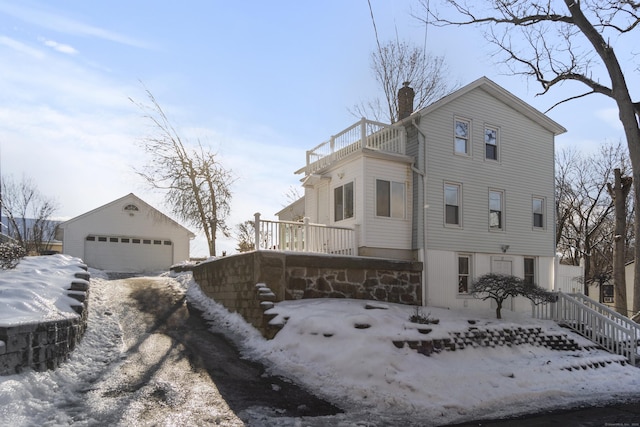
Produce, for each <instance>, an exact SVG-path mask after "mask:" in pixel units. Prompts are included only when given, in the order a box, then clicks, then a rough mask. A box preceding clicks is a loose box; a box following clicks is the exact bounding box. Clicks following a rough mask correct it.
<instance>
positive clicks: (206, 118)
mask: <svg viewBox="0 0 640 427" xmlns="http://www.w3.org/2000/svg"><path fill="white" fill-rule="evenodd" d="M432 3H434V6H435V4H437V3H438V2H437V1H435V0H434V1H432ZM371 5H372V7H373V11H374V15H375V18H376V24H377V27H378V33H379V36H380V38H381V40H382V41H385V40H388V39H391V38H394V37H395V36H396V34H397V35H398V36H399V38H400V39H403V40H408V41H412V42H414V43H418V44H421V43H423V42H424V39H425V27H424V24H422V23H421V22H419V21H417V20H416V19H414V18H412V17H411V16H410V12H411V10H412V9H413V10H417V9H416V7H417V4H416V1H415V0H395V1H394V0H371ZM427 35H428V37H427V47H428V49H429V50H430V51H431V52H433V53H435V54H437V55H444V56H445V58H446V61H447V63H448V65H449V68H450V70H451V78H452V80H453V81H458V82H459V83H461V84H466V83H470V82H471V81H473V80H475V79H476V78H478V77H481V76H483V75H486V76H487V77H489V78H490V79H492V80H494V81H495V82H496V83H498V84H500V85H502V86H504V87H505V88H506V89H507V90H509V91H511V92H513V93H514V94H515V95H516V96H518V97H520V98H522V99H523V100H525V101H526V102H528V103H530V104H532V105H533V106H534V107H536V108H538V109H540V110H543V111H544V110H546V109H547V108H548V107H550V106H551V105H553V103H555V102H556V101H557V100H558V99H560V96H562V95H564V94H563V93H560V92H556V93H555V94H553V95H551V96H547V95H546V96H544V97H535V94H536V93H537V92H538V91H539V87H538V86H537V84H536V83H534V82H527V81H526V80H524V79H522V78H520V77H512V76H506V75H504V74H503V73H504V72H505V71H506V70H505V69H504V68H501V67H500V66H498V65H496V64H495V62H494V59H492V57H491V52H493V48H492V47H491V46H489V45H488V44H487V43H486V42H485V41H484V39H483V38H482V33H481V31H480V30H479V29H475V28H464V29H458V28H435V27H430V28H429V29H428V33H427ZM374 48H375V36H374V32H373V26H372V22H371V16H370V12H369V6H368V3H367V1H366V0H348V1H345V0H326V1H324V0H323V1H315V2H307V1H299V0H282V1H257V0H256V1H244V2H234V1H214V0H212V1H186V2H175V1H157V0H156V1H147V0H140V1H122V0H115V1H109V2H89V1H80V0H69V1H59V0H51V1H19V2H17V1H4V0H0V64H1V65H0V153H1V168H2V169H1V172H2V174H3V175H12V176H13V177H14V178H16V179H19V178H20V177H21V176H22V175H26V176H28V177H30V178H32V179H33V180H34V181H35V183H36V185H37V186H38V188H39V190H40V191H41V192H42V193H44V194H45V195H47V196H49V197H52V198H54V199H55V200H57V201H58V204H59V209H58V211H57V213H56V215H57V216H59V217H62V218H71V217H74V216H77V215H80V214H82V213H85V212H87V211H89V210H91V209H94V208H96V207H99V206H101V205H103V204H105V203H108V202H111V201H112V200H114V199H116V198H119V197H122V196H124V195H126V194H128V193H130V192H133V193H135V194H137V195H138V196H140V197H141V198H143V199H144V200H146V201H148V202H149V203H151V204H153V205H155V206H157V207H158V208H159V209H160V210H162V211H163V212H165V213H168V210H167V209H166V208H165V207H164V206H163V205H162V203H161V196H160V195H159V194H157V193H154V192H152V191H150V190H149V189H148V188H146V187H145V186H144V183H143V182H142V181H141V180H140V179H139V178H138V177H137V176H136V175H135V174H134V173H133V167H135V166H138V167H139V166H141V165H142V163H143V162H144V160H145V159H144V157H143V155H142V152H141V150H140V149H139V148H138V146H137V145H136V141H139V140H140V139H141V138H143V137H144V136H145V135H147V134H148V133H149V132H150V130H149V123H148V122H147V121H145V120H144V119H143V118H142V113H141V112H140V111H139V110H138V109H137V107H136V106H135V105H133V104H132V103H131V102H130V101H129V98H130V97H131V98H133V99H135V100H137V101H143V102H144V101H146V98H145V94H144V90H143V87H142V85H141V83H140V82H143V83H144V85H145V86H146V87H147V88H148V89H149V90H150V91H151V92H152V93H153V94H154V95H155V97H156V98H157V100H158V101H159V103H160V104H161V105H162V107H163V108H164V109H165V111H166V112H167V114H168V116H169V117H170V119H171V120H172V122H173V124H174V125H175V126H176V128H177V129H178V131H179V132H180V133H181V134H182V136H184V137H185V138H187V139H190V140H192V141H196V140H197V139H200V141H201V142H203V143H204V144H205V145H208V146H209V147H211V149H212V150H213V151H215V152H218V153H219V155H220V160H221V161H222V163H223V164H225V166H226V167H227V168H229V169H231V170H232V171H233V172H234V173H235V175H236V176H237V181H236V182H235V184H234V186H233V193H234V197H233V201H232V214H231V217H230V218H229V224H230V225H231V226H234V225H235V224H238V223H240V222H243V221H245V220H248V219H252V218H253V214H254V213H255V212H261V213H262V214H263V216H264V217H266V218H272V217H273V214H275V213H276V212H277V211H278V210H280V209H281V208H282V207H283V206H284V204H285V203H286V197H285V194H286V193H287V192H288V190H289V189H290V188H291V187H293V186H298V185H299V181H298V180H299V178H300V177H299V176H296V175H294V173H293V172H294V171H295V170H297V169H298V168H300V167H301V166H303V165H304V162H305V150H307V149H310V148H312V147H314V146H316V145H317V144H319V143H321V142H323V141H325V140H326V139H328V137H330V135H332V134H336V133H338V132H339V131H341V130H342V129H344V128H346V127H348V126H349V125H351V124H352V123H353V122H355V121H356V118H355V117H353V116H352V115H350V113H349V112H348V111H347V109H348V108H350V107H352V106H353V105H354V104H356V103H358V102H360V101H362V100H364V99H368V98H371V97H372V94H373V93H374V92H376V90H377V87H376V85H375V82H374V79H373V76H372V74H371V71H370V68H369V59H370V54H371V52H372V51H373V49H374ZM635 49H636V50H635V52H636V54H637V53H638V52H637V48H635ZM627 51H628V52H631V49H629V50H627ZM633 59H634V58H633V57H629V58H625V60H628V61H631V60H633ZM633 77H634V79H633V81H630V83H633V84H635V86H634V89H635V90H636V94H637V92H638V90H639V87H638V83H637V82H638V78H637V74H635V75H634V76H633ZM630 80H631V79H630ZM549 115H550V117H551V118H553V119H554V120H556V121H558V122H559V123H560V124H562V125H563V126H565V127H566V128H567V129H568V133H567V134H565V135H563V136H561V137H559V138H558V140H557V145H558V147H565V146H578V147H584V148H585V149H593V147H595V146H597V145H598V144H599V143H602V142H603V141H605V140H609V141H618V140H619V139H620V138H622V130H621V126H620V125H619V124H618V122H617V113H616V111H615V109H614V105H613V103H611V102H610V101H608V100H607V99H606V98H603V97H591V99H588V100H581V101H575V102H572V103H570V104H567V105H565V106H562V107H560V108H558V109H555V110H553V111H552V112H551V113H550V114H549ZM194 231H195V230H194ZM234 248H235V242H234V241H224V240H221V241H220V242H219V249H220V250H227V251H228V252H229V253H231V252H234V251H233V249H234ZM205 252H206V249H205V246H204V244H202V242H198V241H196V242H195V244H194V245H193V247H192V254H193V255H204V254H205Z"/></svg>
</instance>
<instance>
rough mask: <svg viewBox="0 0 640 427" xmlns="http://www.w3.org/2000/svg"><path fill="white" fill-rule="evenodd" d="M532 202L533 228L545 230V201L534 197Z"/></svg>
mask: <svg viewBox="0 0 640 427" xmlns="http://www.w3.org/2000/svg"><path fill="white" fill-rule="evenodd" d="M532 200H533V202H532V206H531V208H532V211H533V228H544V199H543V198H542V197H534V198H533V199H532Z"/></svg>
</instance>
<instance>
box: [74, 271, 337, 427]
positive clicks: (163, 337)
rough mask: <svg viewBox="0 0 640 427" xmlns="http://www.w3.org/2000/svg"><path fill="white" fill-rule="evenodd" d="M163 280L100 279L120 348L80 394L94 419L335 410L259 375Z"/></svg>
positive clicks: (175, 421)
mask: <svg viewBox="0 0 640 427" xmlns="http://www.w3.org/2000/svg"><path fill="white" fill-rule="evenodd" d="M169 281H170V279H167V278H159V277H158V278H153V277H144V278H129V279H122V280H112V281H105V282H104V288H103V289H102V290H101V292H102V293H103V298H104V300H105V301H108V302H109V303H110V305H111V307H110V309H111V310H112V312H113V314H114V316H117V318H118V320H119V323H120V325H121V327H122V330H123V352H122V357H121V360H120V361H119V362H118V363H117V364H116V366H113V367H109V369H107V370H105V372H108V374H105V375H104V377H103V378H100V379H99V380H98V381H96V384H95V387H94V388H93V389H92V390H90V392H89V393H87V401H88V402H89V403H90V407H91V411H92V414H91V418H92V419H93V420H96V424H100V425H114V424H117V425H172V426H176V425H180V426H187V425H189V426H191V425H224V426H244V425H247V424H255V419H256V418H259V417H260V415H259V414H266V415H264V417H265V419H268V418H269V417H272V416H273V417H277V416H285V417H296V418H297V417H302V416H317V415H331V414H335V413H337V412H339V410H338V409H337V408H335V407H334V406H332V405H330V404H328V403H326V402H324V401H322V400H320V399H318V398H316V397H315V396H313V395H311V394H309V393H308V392H306V391H305V390H303V389H300V388H299V387H297V386H296V385H294V384H291V383H289V382H286V381H283V380H282V379H280V378H274V377H264V376H263V373H264V370H263V369H262V367H261V366H260V365H258V364H255V363H252V362H250V361H247V360H243V359H241V358H240V356H239V354H238V352H237V350H236V349H235V348H234V347H233V345H231V344H230V343H229V342H228V341H227V340H225V339H224V337H222V336H221V335H217V334H213V333H211V332H209V331H208V328H207V326H206V324H205V323H204V321H203V320H202V318H201V317H200V316H199V315H198V313H197V312H194V311H193V310H189V309H188V307H187V304H186V302H185V298H184V295H182V294H181V292H180V291H178V290H176V289H175V288H173V287H171V286H169ZM75 409H76V410H82V408H75ZM257 414H258V415H257ZM249 419H250V420H251V421H252V422H251V423H249V422H247V421H248V420H249Z"/></svg>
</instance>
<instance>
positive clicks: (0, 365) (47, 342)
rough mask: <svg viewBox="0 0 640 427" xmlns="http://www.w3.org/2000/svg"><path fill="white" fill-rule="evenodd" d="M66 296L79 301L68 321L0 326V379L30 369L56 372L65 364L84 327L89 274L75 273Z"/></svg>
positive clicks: (86, 314)
mask: <svg viewBox="0 0 640 427" xmlns="http://www.w3.org/2000/svg"><path fill="white" fill-rule="evenodd" d="M75 277H76V278H78V279H82V280H78V281H73V282H72V283H71V284H70V286H69V289H68V291H67V294H68V295H69V296H70V297H72V298H73V299H75V300H77V301H78V304H77V305H74V306H73V309H74V310H75V311H76V313H77V316H75V317H73V318H71V319H60V320H53V321H46V322H45V321H43V322H33V323H23V324H19V325H15V326H0V375H13V374H17V373H20V372H23V371H24V370H25V369H28V368H31V369H34V370H36V371H45V370H47V369H55V368H57V367H58V366H59V365H60V363H62V362H63V361H65V360H66V359H67V358H68V357H69V354H70V353H71V351H73V349H74V348H75V347H76V345H77V343H78V342H79V341H80V338H82V335H83V334H84V331H85V329H86V327H87V316H88V312H89V310H88V293H89V285H88V281H89V273H76V274H75Z"/></svg>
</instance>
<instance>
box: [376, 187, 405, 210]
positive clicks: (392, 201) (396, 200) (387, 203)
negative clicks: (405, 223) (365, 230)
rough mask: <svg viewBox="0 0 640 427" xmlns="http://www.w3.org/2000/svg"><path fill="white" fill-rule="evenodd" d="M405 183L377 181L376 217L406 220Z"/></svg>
mask: <svg viewBox="0 0 640 427" xmlns="http://www.w3.org/2000/svg"><path fill="white" fill-rule="evenodd" d="M404 211H405V190H404V183H402V182H393V181H385V180H382V179H377V180H376V215H377V216H385V217H389V218H401V219H402V218H404Z"/></svg>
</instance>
